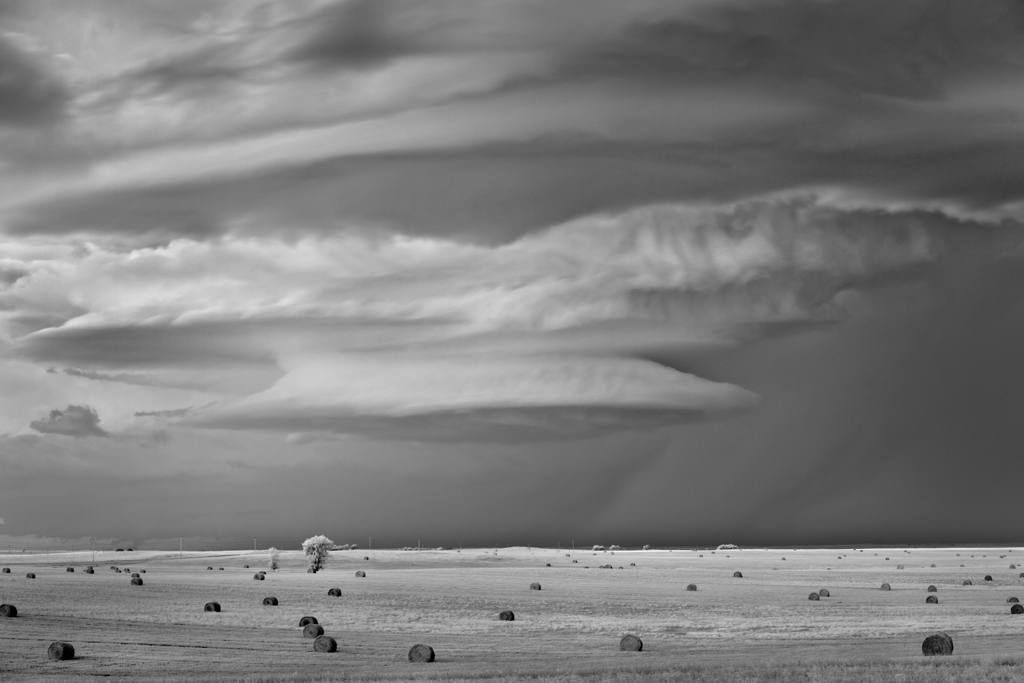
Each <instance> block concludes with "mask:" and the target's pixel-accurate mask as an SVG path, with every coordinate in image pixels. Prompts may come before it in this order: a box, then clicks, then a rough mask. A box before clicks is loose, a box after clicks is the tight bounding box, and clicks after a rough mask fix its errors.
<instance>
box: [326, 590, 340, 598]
mask: <svg viewBox="0 0 1024 683" xmlns="http://www.w3.org/2000/svg"><path fill="white" fill-rule="evenodd" d="M327 594H328V595H329V596H331V597H332V598H340V597H341V589H340V588H332V589H331V590H329V591H327Z"/></svg>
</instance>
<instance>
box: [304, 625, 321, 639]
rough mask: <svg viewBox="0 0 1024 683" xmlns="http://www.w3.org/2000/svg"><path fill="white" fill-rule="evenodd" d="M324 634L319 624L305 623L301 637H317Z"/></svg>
mask: <svg viewBox="0 0 1024 683" xmlns="http://www.w3.org/2000/svg"><path fill="white" fill-rule="evenodd" d="M323 634H324V627H323V626H321V625H320V624H306V625H305V626H303V627H302V637H303V638H319V637H320V636H322V635H323Z"/></svg>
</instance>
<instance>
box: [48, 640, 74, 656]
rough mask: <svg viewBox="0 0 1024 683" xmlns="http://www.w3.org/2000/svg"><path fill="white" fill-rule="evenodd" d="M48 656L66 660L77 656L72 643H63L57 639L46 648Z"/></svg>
mask: <svg viewBox="0 0 1024 683" xmlns="http://www.w3.org/2000/svg"><path fill="white" fill-rule="evenodd" d="M46 656H47V657H49V658H50V659H52V660H54V661H64V660H67V659H74V658H75V647H74V646H73V645H72V644H71V643H62V642H61V641H59V640H55V641H53V642H52V643H50V647H48V648H46Z"/></svg>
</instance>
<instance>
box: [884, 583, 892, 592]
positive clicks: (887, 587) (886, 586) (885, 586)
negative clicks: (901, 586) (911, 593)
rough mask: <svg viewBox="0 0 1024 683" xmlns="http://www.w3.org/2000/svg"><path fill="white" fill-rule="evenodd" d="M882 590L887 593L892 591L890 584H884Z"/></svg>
mask: <svg viewBox="0 0 1024 683" xmlns="http://www.w3.org/2000/svg"><path fill="white" fill-rule="evenodd" d="M882 590H884V591H887V590H892V589H891V587H890V586H889V584H887V583H883V584H882Z"/></svg>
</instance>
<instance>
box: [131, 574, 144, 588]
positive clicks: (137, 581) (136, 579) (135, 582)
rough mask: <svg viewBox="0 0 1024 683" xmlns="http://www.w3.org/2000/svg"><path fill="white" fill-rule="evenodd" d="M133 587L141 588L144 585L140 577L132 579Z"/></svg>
mask: <svg viewBox="0 0 1024 683" xmlns="http://www.w3.org/2000/svg"><path fill="white" fill-rule="evenodd" d="M132 585H133V586H141V585H142V579H140V578H139V577H137V576H136V577H135V578H134V579H132Z"/></svg>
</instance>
